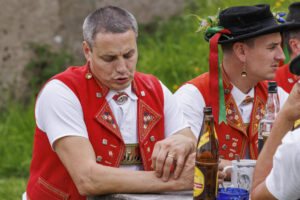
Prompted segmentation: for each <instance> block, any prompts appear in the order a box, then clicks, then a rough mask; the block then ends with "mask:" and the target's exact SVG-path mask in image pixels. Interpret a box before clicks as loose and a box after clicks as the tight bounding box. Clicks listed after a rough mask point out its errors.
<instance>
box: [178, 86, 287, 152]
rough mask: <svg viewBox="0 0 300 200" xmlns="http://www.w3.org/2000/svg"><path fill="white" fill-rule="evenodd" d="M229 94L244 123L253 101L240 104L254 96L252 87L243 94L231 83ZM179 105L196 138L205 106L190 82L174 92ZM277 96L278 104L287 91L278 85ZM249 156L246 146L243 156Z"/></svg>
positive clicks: (201, 97)
mask: <svg viewBox="0 0 300 200" xmlns="http://www.w3.org/2000/svg"><path fill="white" fill-rule="evenodd" d="M231 95H232V96H233V99H234V100H235V102H236V105H237V107H238V109H239V112H240V114H241V116H242V119H243V122H244V123H249V122H250V118H251V111H252V107H253V102H252V103H249V104H246V105H242V101H243V100H244V99H245V97H246V96H250V97H253V98H254V88H252V89H251V90H250V91H249V92H248V94H244V93H243V92H242V91H240V90H239V89H238V88H237V87H236V86H234V85H233V88H232V90H231ZM175 96H176V97H177V99H178V101H179V102H180V105H181V107H182V110H183V113H184V117H185V118H186V120H187V121H188V124H189V126H190V127H191V130H192V132H193V134H194V135H195V136H196V138H198V136H199V133H200V129H201V126H202V120H203V108H204V107H205V106H206V104H205V101H204V98H203V96H202V94H201V92H200V91H199V90H198V88H197V87H196V86H194V85H192V84H185V85H183V86H182V87H180V88H179V89H178V90H177V91H176V92H175ZM278 96H279V103H280V106H282V105H283V103H284V102H285V101H286V99H287V97H288V93H286V92H285V91H284V90H283V89H282V88H280V87H278ZM244 158H249V148H247V150H246V153H245V157H244Z"/></svg>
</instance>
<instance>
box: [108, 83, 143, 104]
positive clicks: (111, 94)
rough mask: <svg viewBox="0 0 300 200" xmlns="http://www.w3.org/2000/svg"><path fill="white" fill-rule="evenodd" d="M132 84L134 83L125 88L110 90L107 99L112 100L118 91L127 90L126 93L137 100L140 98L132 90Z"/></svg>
mask: <svg viewBox="0 0 300 200" xmlns="http://www.w3.org/2000/svg"><path fill="white" fill-rule="evenodd" d="M131 85H132V84H130V85H129V86H128V87H127V88H125V89H124V90H120V91H116V90H109V92H108V93H107V95H106V100H107V101H110V100H111V99H112V98H113V96H114V95H115V94H116V93H117V92H126V93H127V94H128V97H129V98H130V99H132V100H137V99H138V98H137V96H136V94H135V93H134V92H133V91H132V89H131Z"/></svg>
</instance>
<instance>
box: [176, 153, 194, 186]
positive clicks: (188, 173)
mask: <svg viewBox="0 0 300 200" xmlns="http://www.w3.org/2000/svg"><path fill="white" fill-rule="evenodd" d="M195 158H196V152H194V153H192V154H189V156H188V158H187V159H186V162H185V164H184V167H183V170H182V173H181V176H180V177H179V178H178V179H176V180H172V179H171V181H174V186H175V191H182V190H192V189H193V186H194V170H195Z"/></svg>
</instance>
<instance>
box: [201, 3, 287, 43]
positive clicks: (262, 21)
mask: <svg viewBox="0 0 300 200" xmlns="http://www.w3.org/2000/svg"><path fill="white" fill-rule="evenodd" d="M219 26H221V27H223V28H224V29H227V30H229V31H230V34H228V35H224V34H223V35H222V36H221V37H220V39H219V42H218V43H219V44H223V43H230V42H235V41H241V40H245V39H249V38H253V37H257V36H260V35H264V34H269V33H276V32H281V31H283V29H284V28H285V27H286V25H284V24H282V25H279V24H277V21H276V19H275V17H274V16H273V14H272V12H271V11H270V5H268V4H261V5H255V6H236V7H230V8H227V9H225V10H222V11H221V12H220V14H219ZM213 36H214V34H205V39H206V40H207V41H208V40H209V39H210V38H211V37H213ZM226 36H227V37H226Z"/></svg>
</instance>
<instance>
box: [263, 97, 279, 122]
mask: <svg viewBox="0 0 300 200" xmlns="http://www.w3.org/2000/svg"><path fill="white" fill-rule="evenodd" d="M278 112H279V102H278V97H277V93H269V94H268V99H267V103H266V114H265V118H272V119H273V118H275V117H276V115H277V113H278Z"/></svg>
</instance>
